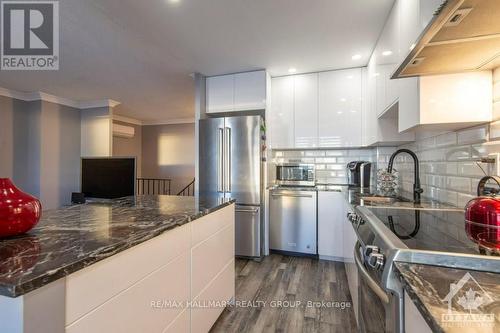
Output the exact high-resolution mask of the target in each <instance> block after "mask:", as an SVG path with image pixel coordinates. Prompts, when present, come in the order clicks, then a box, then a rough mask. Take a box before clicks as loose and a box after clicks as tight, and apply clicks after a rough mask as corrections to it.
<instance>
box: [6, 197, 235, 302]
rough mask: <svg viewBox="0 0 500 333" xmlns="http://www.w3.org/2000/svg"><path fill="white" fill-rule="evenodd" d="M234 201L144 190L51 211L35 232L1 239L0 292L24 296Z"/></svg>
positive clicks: (46, 213) (44, 216)
mask: <svg viewBox="0 0 500 333" xmlns="http://www.w3.org/2000/svg"><path fill="white" fill-rule="evenodd" d="M232 203H234V200H230V199H222V201H221V199H220V198H215V197H213V198H210V197H202V198H195V197H177V196H138V197H127V198H121V199H115V200H110V201H107V202H99V203H87V204H83V205H76V206H70V207H65V208H62V209H57V210H49V211H45V212H43V214H42V219H41V220H40V222H39V224H38V225H37V226H36V227H35V228H34V229H33V230H31V231H30V232H29V233H27V234H25V235H22V236H18V237H15V238H10V239H3V240H0V295H4V296H8V297H18V296H21V295H23V294H26V293H28V292H30V291H32V290H35V289H37V288H40V287H42V286H44V285H47V284H49V283H50V282H52V281H55V280H57V279H59V278H62V277H64V276H66V275H69V274H71V273H73V272H76V271H78V270H80V269H82V268H85V267H87V266H89V265H91V264H93V263H95V262H98V261H100V260H103V259H105V258H108V257H111V256H113V255H115V254H116V253H119V252H121V251H124V250H126V249H128V248H131V247H133V246H135V245H137V244H140V243H142V242H145V241H147V240H149V239H152V238H154V237H156V236H158V235H160V234H162V233H164V232H166V231H168V230H170V229H172V228H175V227H177V226H180V225H183V224H186V223H189V222H191V221H193V220H195V219H197V218H200V217H202V216H204V215H207V214H209V213H211V212H214V211H216V210H218V209H221V208H223V207H225V206H228V205H230V204H232Z"/></svg>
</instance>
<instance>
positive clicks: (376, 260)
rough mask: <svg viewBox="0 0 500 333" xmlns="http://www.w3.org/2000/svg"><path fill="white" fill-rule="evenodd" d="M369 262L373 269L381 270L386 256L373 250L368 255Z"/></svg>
mask: <svg viewBox="0 0 500 333" xmlns="http://www.w3.org/2000/svg"><path fill="white" fill-rule="evenodd" d="M367 264H368V266H370V267H371V268H373V269H376V270H381V269H382V268H384V264H385V257H384V255H383V254H382V253H374V252H372V253H370V254H369V255H368V260H367Z"/></svg>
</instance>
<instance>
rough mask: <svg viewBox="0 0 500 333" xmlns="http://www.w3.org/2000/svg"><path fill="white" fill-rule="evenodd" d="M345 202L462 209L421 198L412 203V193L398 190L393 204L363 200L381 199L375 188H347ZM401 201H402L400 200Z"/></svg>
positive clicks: (354, 205)
mask: <svg viewBox="0 0 500 333" xmlns="http://www.w3.org/2000/svg"><path fill="white" fill-rule="evenodd" d="M345 194H346V200H347V202H348V203H349V204H350V205H351V206H353V207H358V206H361V207H373V208H377V207H381V208H385V207H391V208H399V209H412V210H413V209H423V210H441V211H442V210H451V211H457V210H462V211H463V208H460V207H457V206H453V205H449V204H445V203H441V202H438V201H436V200H432V199H427V198H422V200H421V201H420V203H415V202H413V193H410V192H407V191H403V190H399V191H398V192H397V193H395V194H394V198H395V201H393V202H376V201H369V200H365V199H363V196H368V197H370V196H375V197H383V196H385V194H384V193H382V192H380V191H378V190H377V189H375V188H364V189H362V188H359V187H349V188H347V189H346V190H345ZM401 199H402V200H401Z"/></svg>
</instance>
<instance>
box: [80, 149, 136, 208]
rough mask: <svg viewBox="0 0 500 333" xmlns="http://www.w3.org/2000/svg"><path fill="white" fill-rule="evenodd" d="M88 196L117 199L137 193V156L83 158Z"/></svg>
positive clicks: (83, 176)
mask: <svg viewBox="0 0 500 333" xmlns="http://www.w3.org/2000/svg"><path fill="white" fill-rule="evenodd" d="M81 185H82V192H83V194H84V195H85V197H86V198H99V199H115V198H121V197H126V196H131V195H134V194H135V158H133V157H132V158H128V157H127V158H82V184H81Z"/></svg>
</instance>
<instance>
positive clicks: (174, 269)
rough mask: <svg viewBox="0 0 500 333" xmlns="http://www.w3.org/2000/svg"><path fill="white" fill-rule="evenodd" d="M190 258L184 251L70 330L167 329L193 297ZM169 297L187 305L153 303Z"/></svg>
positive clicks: (76, 323)
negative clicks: (156, 306) (159, 304)
mask: <svg viewBox="0 0 500 333" xmlns="http://www.w3.org/2000/svg"><path fill="white" fill-rule="evenodd" d="M189 261H190V260H189V253H187V252H186V253H184V254H182V255H180V256H179V257H177V258H176V259H174V260H173V261H172V262H170V263H168V264H167V265H165V266H164V267H162V268H160V269H159V270H157V271H155V272H153V273H152V274H151V275H149V276H147V277H145V278H144V279H142V280H141V281H139V282H138V283H136V284H134V285H132V286H131V287H130V288H128V289H126V290H124V291H123V292H121V293H120V294H118V295H116V296H115V297H113V298H111V299H109V300H107V301H106V302H105V303H103V304H101V305H98V306H97V308H96V309H94V310H93V311H91V312H90V313H88V314H86V315H84V316H83V317H82V318H80V319H78V320H77V321H76V322H74V323H72V324H71V325H69V326H68V327H67V328H66V332H68V333H80V332H81V333H87V332H96V333H98V332H103V333H104V332H141V331H142V332H161V331H163V330H164V329H165V328H166V327H167V326H168V325H169V324H170V323H171V322H173V321H174V320H175V319H176V317H177V316H178V315H179V314H180V313H181V312H182V311H184V310H185V308H184V307H185V306H186V303H187V302H188V301H189V296H190V295H189V276H190V274H189V271H190V262H189ZM115 274H119V272H116V273H115ZM88 288H89V289H90V288H91V286H88ZM167 300H168V301H175V302H178V303H179V304H183V306H180V307H174V306H171V307H170V306H166V307H164V308H155V307H153V306H152V304H154V303H155V302H162V301H167Z"/></svg>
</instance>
